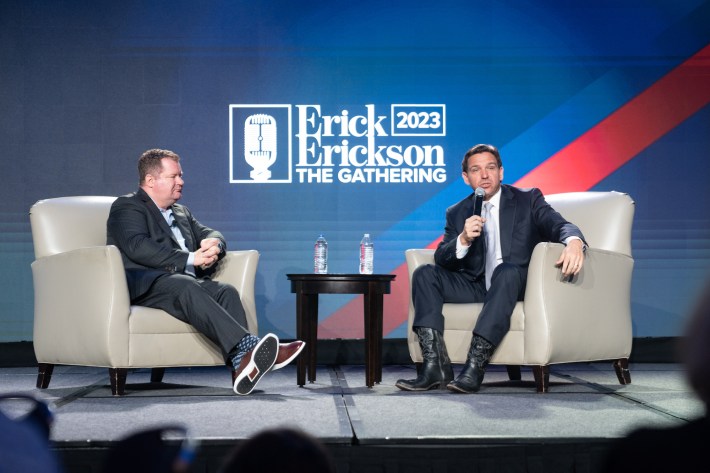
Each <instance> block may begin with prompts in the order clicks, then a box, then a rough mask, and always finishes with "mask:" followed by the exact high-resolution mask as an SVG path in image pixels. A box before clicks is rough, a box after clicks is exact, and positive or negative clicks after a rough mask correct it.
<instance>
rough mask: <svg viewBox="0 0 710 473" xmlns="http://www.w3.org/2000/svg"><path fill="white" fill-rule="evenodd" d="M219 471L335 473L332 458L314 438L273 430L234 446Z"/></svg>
mask: <svg viewBox="0 0 710 473" xmlns="http://www.w3.org/2000/svg"><path fill="white" fill-rule="evenodd" d="M220 471H221V473H238V472H243V471H293V472H302V471H303V472H309V473H335V471H336V470H335V464H334V462H333V458H332V456H331V455H330V453H329V452H328V450H327V449H326V448H325V446H324V445H323V444H322V443H321V442H320V441H319V440H318V439H316V438H315V437H313V436H311V435H309V434H307V433H305V432H302V431H300V430H297V429H293V428H274V429H268V430H264V431H262V432H260V433H258V434H256V436H254V437H252V438H250V439H249V440H246V441H245V442H242V443H240V444H239V445H237V446H236V447H235V448H234V449H233V450H232V452H231V453H230V454H229V455H228V456H227V458H226V461H225V463H224V464H223V465H222V469H221V470H220Z"/></svg>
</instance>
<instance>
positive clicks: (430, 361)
mask: <svg viewBox="0 0 710 473" xmlns="http://www.w3.org/2000/svg"><path fill="white" fill-rule="evenodd" d="M414 332H415V333H416V334H417V337H419V347H420V348H421V349H422V358H423V359H424V362H423V363H422V367H421V370H420V371H419V373H418V374H417V378H416V379H400V380H399V381H397V383H396V384H395V386H397V387H398V388H399V389H402V390H404V391H428V390H430V389H437V388H439V389H445V388H446V385H447V384H448V383H449V382H450V381H451V380H452V379H454V370H453V369H452V368H451V360H450V359H449V354H448V352H447V351H446V344H445V343H444V337H443V336H442V335H441V332H439V331H438V330H434V329H432V328H427V327H416V328H415V329H414Z"/></svg>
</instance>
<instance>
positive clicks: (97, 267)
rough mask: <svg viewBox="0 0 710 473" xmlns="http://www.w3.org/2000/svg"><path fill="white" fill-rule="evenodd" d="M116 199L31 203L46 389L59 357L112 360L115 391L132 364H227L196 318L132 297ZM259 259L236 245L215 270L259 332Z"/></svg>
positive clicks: (158, 367)
mask: <svg viewBox="0 0 710 473" xmlns="http://www.w3.org/2000/svg"><path fill="white" fill-rule="evenodd" d="M115 199H116V198H115V197H90V196H81V197H60V198H56V199H47V200H41V201H39V202H37V203H36V204H35V205H33V206H32V208H31V209H30V223H31V227H32V238H33V241H34V249H35V261H34V262H33V263H32V277H33V281H34V301H35V317H34V349H35V355H36V357H37V362H38V363H39V373H38V377H37V387H38V388H40V389H44V388H46V387H48V386H49V382H50V379H51V376H52V370H53V368H54V365H57V364H62V365H81V366H102V367H107V368H108V369H109V376H110V380H111V391H112V392H113V394H114V395H122V394H123V393H124V389H125V384H126V374H127V372H128V369H129V368H152V372H151V381H153V382H160V381H161V380H162V378H163V374H164V369H165V368H166V367H173V366H214V365H223V364H224V360H223V358H222V355H221V353H220V350H219V349H218V348H217V346H216V345H214V344H213V343H212V342H211V341H209V340H208V339H207V338H206V337H204V336H203V335H202V334H200V333H198V332H197V331H196V330H195V329H194V328H193V327H192V326H191V325H188V324H186V323H184V322H181V321H180V320H178V319H176V318H174V317H172V316H170V315H168V314H167V313H165V312H163V311H162V310H157V309H151V308H147V307H140V306H132V305H131V304H130V300H129V296H128V287H127V284H126V277H125V273H124V269H123V262H122V260H121V255H120V252H119V251H118V248H116V247H115V246H107V245H106V220H107V218H108V213H109V209H110V207H111V204H112V203H113V201H114V200H115ZM258 261H259V253H258V252H257V251H255V250H248V251H230V252H228V254H227V256H226V257H225V258H223V259H222V260H221V261H220V262H219V267H218V270H217V273H216V275H215V279H218V280H221V281H225V282H228V283H230V284H232V285H234V286H235V287H236V288H237V290H238V291H239V294H240V295H241V299H242V304H243V305H244V309H245V311H246V315H247V323H248V328H249V330H250V331H251V332H252V333H257V320H256V307H255V303H254V279H255V275H256V268H257V264H258Z"/></svg>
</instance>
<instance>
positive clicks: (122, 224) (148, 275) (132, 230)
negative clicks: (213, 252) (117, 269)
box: [106, 189, 227, 300]
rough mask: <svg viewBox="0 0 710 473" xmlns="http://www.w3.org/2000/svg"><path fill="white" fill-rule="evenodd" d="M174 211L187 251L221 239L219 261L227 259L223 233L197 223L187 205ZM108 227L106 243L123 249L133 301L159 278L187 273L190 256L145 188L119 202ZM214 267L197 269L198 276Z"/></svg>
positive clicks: (113, 208) (212, 269)
mask: <svg viewBox="0 0 710 473" xmlns="http://www.w3.org/2000/svg"><path fill="white" fill-rule="evenodd" d="M172 210H173V216H174V217H175V222H176V223H177V225H178V227H179V228H180V231H181V232H182V235H183V237H184V238H185V246H186V247H187V249H188V250H190V251H195V250H197V249H198V248H199V247H200V242H201V241H202V240H204V239H205V238H218V239H219V240H221V242H222V245H221V248H222V252H221V254H220V258H222V257H223V256H224V250H225V249H226V247H227V244H226V241H225V240H224V237H223V236H222V234H221V233H219V232H218V231H215V230H212V229H211V228H208V227H206V226H204V225H202V224H201V223H200V222H198V221H197V220H195V218H194V217H193V216H192V213H191V212H190V210H189V209H188V208H187V207H185V206H184V205H180V204H173V206H172ZM106 227H107V239H106V243H107V244H109V245H116V246H117V247H118V249H119V250H121V256H122V257H123V265H124V267H125V270H126V280H127V281H128V291H129V293H130V296H131V300H134V299H136V298H138V297H139V296H141V295H143V294H145V292H146V291H148V289H150V286H151V285H152V284H153V281H155V279H156V278H158V277H160V276H162V275H164V274H169V273H182V272H184V271H185V266H186V264H187V257H188V254H189V253H188V252H187V251H184V250H182V249H181V248H180V245H179V244H178V242H177V240H176V239H175V237H174V235H173V232H172V231H171V230H170V227H169V226H168V224H167V222H166V221H165V218H163V215H162V214H161V213H160V210H159V209H158V207H157V206H156V205H155V203H154V202H153V200H152V199H151V198H150V197H149V196H148V194H146V193H145V191H144V190H143V189H138V192H135V193H133V194H129V195H125V196H123V197H119V198H118V199H116V201H115V202H114V203H113V205H111V211H110V212H109V216H108V222H107V224H106ZM214 268H215V266H212V268H210V269H208V270H206V271H202V270H200V269H199V268H195V272H196V274H197V276H198V277H205V276H209V274H211V272H212V271H214Z"/></svg>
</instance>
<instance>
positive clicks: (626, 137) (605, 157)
mask: <svg viewBox="0 0 710 473" xmlns="http://www.w3.org/2000/svg"><path fill="white" fill-rule="evenodd" d="M708 103H710V45H708V46H706V47H705V48H703V49H702V50H700V51H699V52H698V53H696V54H695V55H693V56H692V57H691V58H690V59H688V60H687V61H685V62H684V63H682V64H681V65H679V66H678V67H676V68H675V69H673V70H672V71H671V72H669V73H668V74H667V75H666V76H664V77H663V78H661V79H660V80H659V81H658V82H656V83H655V84H653V85H652V86H651V87H649V88H648V89H646V90H645V91H643V92H642V93H641V94H639V95H637V96H636V97H634V98H633V99H632V100H631V101H629V102H628V103H626V104H625V105H623V106H622V107H621V108H619V109H618V110H617V111H615V112H614V113H612V114H611V115H610V116H608V117H607V118H605V119H604V120H602V121H601V122H600V123H598V124H597V125H595V126H594V127H593V128H591V129H590V130H589V131H587V132H586V133H584V134H583V135H582V136H580V137H579V138H577V139H576V140H574V141H573V142H572V143H570V144H569V145H567V146H566V147H564V148H563V149H561V150H560V151H559V152H557V153H556V154H554V155H553V156H551V157H550V158H549V159H547V160H545V161H544V162H543V163H542V164H540V165H539V166H537V167H536V168H535V169H533V170H532V171H530V172H529V173H528V174H526V175H525V176H523V177H522V178H521V179H520V180H518V182H516V183H515V185H516V186H519V187H539V188H540V189H542V191H543V193H545V194H556V193H560V192H575V191H584V190H589V189H590V188H592V187H594V186H595V185H596V184H597V183H599V182H600V181H602V180H603V179H604V178H606V177H607V176H609V175H610V174H612V173H613V172H614V171H616V170H617V169H619V168H620V167H621V166H622V165H624V164H625V163H627V162H628V161H629V160H631V159H632V158H633V157H634V156H636V155H638V154H639V153H640V152H641V151H643V150H644V149H646V148H647V147H648V146H649V145H651V144H652V143H653V142H655V141H657V140H658V139H659V138H661V137H662V136H663V135H665V134H666V133H668V132H669V131H670V130H672V129H673V128H675V127H676V126H678V125H679V124H680V123H681V122H683V121H684V120H686V119H687V118H688V117H690V116H691V115H693V114H694V113H696V112H697V111H698V110H700V109H701V108H702V107H704V106H705V105H707V104H708ZM439 241H440V240H437V241H435V242H432V243H431V244H430V245H428V246H427V247H428V248H435V247H436V245H437V244H438V243H439ZM392 274H395V275H396V276H397V278H396V280H395V282H394V283H393V284H392V293H391V294H390V295H389V296H387V297H385V302H384V305H385V309H384V312H385V320H384V326H383V333H384V334H385V335H387V334H388V333H390V332H391V331H393V330H394V329H396V328H397V327H399V326H400V325H401V324H402V323H404V322H405V321H406V320H407V313H408V307H409V278H408V273H407V265H406V264H402V265H400V266H398V267H397V268H395V270H394V271H392ZM362 311H363V301H362V297H358V298H355V299H354V300H353V301H351V302H349V303H348V304H346V305H344V306H343V307H342V308H340V309H339V310H338V311H337V312H335V313H334V314H332V315H331V316H330V317H328V318H327V319H326V320H324V321H323V322H321V323H320V325H319V328H318V334H319V337H320V338H338V337H340V338H363V337H364V327H363V319H362Z"/></svg>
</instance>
